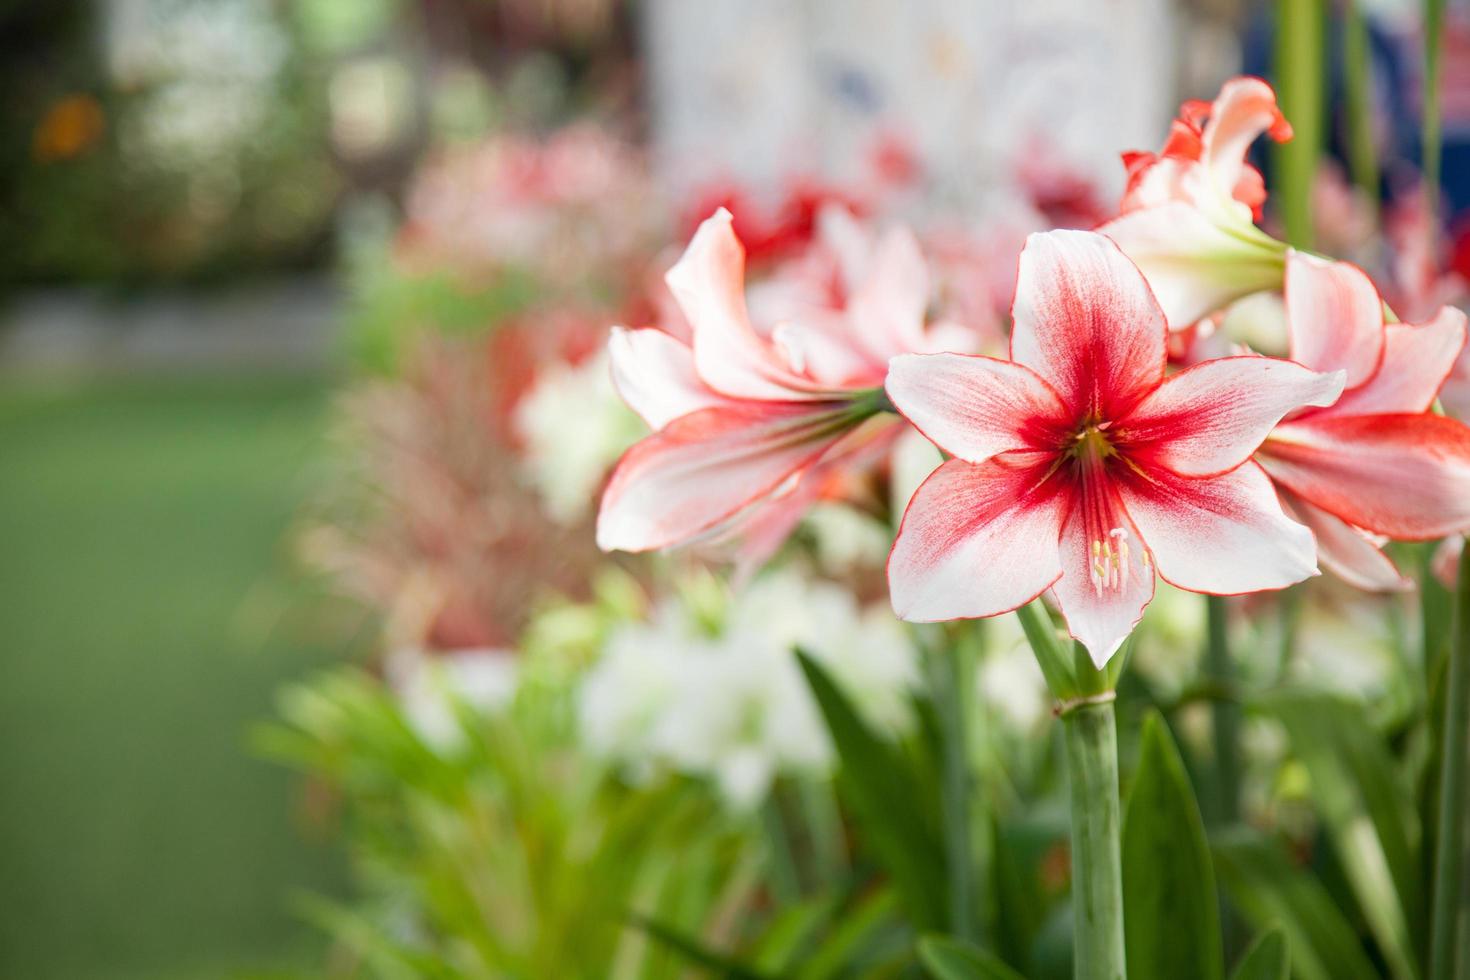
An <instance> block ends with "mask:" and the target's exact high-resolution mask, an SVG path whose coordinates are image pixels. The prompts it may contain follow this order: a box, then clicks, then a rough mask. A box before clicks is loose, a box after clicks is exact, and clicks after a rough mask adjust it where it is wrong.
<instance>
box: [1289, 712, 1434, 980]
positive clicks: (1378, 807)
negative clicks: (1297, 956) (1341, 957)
mask: <svg viewBox="0 0 1470 980" xmlns="http://www.w3.org/2000/svg"><path fill="white" fill-rule="evenodd" d="M1261 704H1262V706H1263V707H1264V708H1265V709H1266V710H1267V711H1269V712H1271V713H1272V714H1273V715H1274V716H1275V717H1277V718H1278V719H1279V720H1280V721H1281V722H1282V724H1283V725H1285V726H1286V730H1287V733H1288V735H1289V737H1290V739H1291V747H1292V751H1293V752H1295V753H1296V755H1297V756H1298V757H1299V758H1300V759H1301V761H1302V762H1303V764H1305V765H1306V767H1307V772H1308V774H1309V775H1310V776H1311V780H1312V800H1313V803H1314V804H1315V805H1316V807H1317V810H1318V812H1320V813H1321V815H1322V820H1323V822H1324V823H1325V824H1326V826H1327V830H1328V833H1329V834H1330V835H1331V838H1332V844H1333V848H1334V850H1335V852H1336V853H1337V855H1338V857H1339V859H1340V860H1341V861H1342V864H1343V868H1344V870H1345V872H1346V874H1347V877H1348V881H1349V883H1350V884H1351V886H1352V890H1353V896H1354V897H1355V898H1356V899H1357V901H1358V905H1359V907H1360V908H1361V909H1362V910H1363V915H1364V918H1366V919H1367V921H1368V926H1369V928H1370V929H1371V930H1372V931H1373V936H1374V938H1375V939H1377V940H1378V943H1379V945H1380V946H1381V947H1382V948H1383V954H1384V958H1385V959H1387V960H1388V965H1389V968H1390V970H1391V972H1392V975H1393V976H1395V977H1398V978H1400V980H1411V978H1413V977H1415V976H1417V970H1416V967H1415V961H1416V958H1417V957H1416V955H1415V952H1414V951H1415V949H1416V947H1417V945H1418V943H1417V938H1418V937H1416V936H1415V935H1414V932H1413V929H1415V928H1422V925H1423V918H1424V907H1423V906H1424V889H1423V887H1422V886H1421V883H1420V882H1421V880H1422V872H1421V867H1420V864H1419V856H1418V855H1419V851H1418V846H1419V825H1418V822H1417V820H1416V818H1415V815H1414V801H1413V794H1412V792H1411V790H1410V787H1409V785H1408V782H1407V780H1406V779H1405V778H1404V775H1403V769H1402V767H1400V766H1398V765H1397V764H1396V763H1395V761H1394V758H1393V756H1392V755H1391V753H1390V752H1389V750H1388V748H1387V746H1386V745H1385V744H1384V742H1383V740H1382V739H1381V738H1380V737H1378V735H1377V734H1376V733H1375V732H1374V731H1373V729H1372V728H1371V727H1370V726H1368V725H1365V724H1364V723H1363V718H1362V711H1361V709H1360V708H1358V707H1357V706H1355V705H1353V704H1350V703H1348V702H1346V701H1343V700H1342V699H1340V698H1336V697H1333V696H1330V695H1325V694H1319V693H1315V692H1290V691H1288V692H1278V693H1275V694H1272V695H1269V696H1268V697H1266V698H1263V699H1262V702H1261Z"/></svg>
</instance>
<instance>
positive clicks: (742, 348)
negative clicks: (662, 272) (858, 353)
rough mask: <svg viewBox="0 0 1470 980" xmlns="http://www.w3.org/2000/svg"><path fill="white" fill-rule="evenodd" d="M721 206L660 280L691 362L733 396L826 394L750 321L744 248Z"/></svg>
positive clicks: (781, 397)
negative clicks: (689, 337)
mask: <svg viewBox="0 0 1470 980" xmlns="http://www.w3.org/2000/svg"><path fill="white" fill-rule="evenodd" d="M731 222H732V219H731V217H730V212H729V211H726V210H725V209H724V208H720V209H719V210H718V211H716V212H715V213H714V214H713V215H712V216H710V217H709V218H706V219H705V220H704V223H703V224H701V225H700V226H699V230H698V231H696V232H695V233H694V238H693V239H692V240H691V241H690V242H689V247H688V248H687V249H686V250H685V252H684V255H683V256H682V257H681V258H680V259H679V261H678V262H677V263H675V265H674V267H673V268H672V269H670V270H669V272H668V274H667V275H666V276H665V277H664V280H665V281H666V282H667V283H668V285H669V290H670V291H671V292H672V293H673V294H674V298H675V299H676V300H677V301H678V303H679V307H680V309H682V310H683V311H684V316H685V317H687V318H688V320H689V326H690V329H691V330H692V331H693V334H694V364H695V368H696V370H698V372H699V376H700V378H701V379H703V381H704V382H705V384H707V385H709V386H710V387H711V388H713V389H715V390H716V391H719V392H721V393H723V394H726V395H730V396H732V397H735V398H754V399H761V400H765V401H790V400H793V399H803V398H822V397H829V396H830V392H828V393H825V394H824V393H823V390H822V388H821V386H820V385H817V384H814V383H813V382H811V381H810V380H809V379H807V378H804V377H802V376H801V375H799V374H797V373H796V372H794V371H792V370H791V369H790V367H789V366H788V365H786V364H783V363H782V362H781V359H780V358H779V357H777V356H776V352H775V350H774V349H773V348H771V347H770V345H768V344H767V343H766V342H765V341H764V340H762V338H761V337H760V335H759V334H757V333H756V332H755V329H754V328H753V327H752V326H751V325H750V318H749V316H748V314H747V312H746V308H745V248H744V246H742V245H741V244H740V239H738V238H736V237H735V231H734V228H733V227H732V223H731Z"/></svg>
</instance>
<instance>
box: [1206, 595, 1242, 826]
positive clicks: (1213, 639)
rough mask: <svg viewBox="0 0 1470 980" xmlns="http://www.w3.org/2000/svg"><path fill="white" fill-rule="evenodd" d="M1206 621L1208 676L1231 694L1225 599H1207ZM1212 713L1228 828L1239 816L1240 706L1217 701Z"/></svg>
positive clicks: (1221, 816)
mask: <svg viewBox="0 0 1470 980" xmlns="http://www.w3.org/2000/svg"><path fill="white" fill-rule="evenodd" d="M1205 619H1206V624H1207V634H1206V635H1207V641H1206V644H1205V673H1206V674H1207V675H1208V676H1209V678H1210V680H1211V681H1213V682H1214V683H1215V684H1216V685H1219V686H1220V687H1221V688H1223V689H1226V690H1229V689H1230V687H1231V683H1232V681H1233V679H1234V672H1233V670H1232V665H1231V663H1230V643H1229V633H1228V628H1229V624H1228V621H1227V619H1226V609H1225V600H1224V599H1223V598H1221V597H1220V596H1215V595H1212V596H1206V597H1205ZM1210 713H1211V728H1212V730H1213V736H1214V750H1215V818H1216V821H1217V822H1218V823H1221V824H1229V823H1234V822H1235V820H1236V819H1237V818H1238V817H1239V816H1240V753H1239V738H1240V735H1239V732H1240V706H1239V705H1237V704H1236V703H1235V702H1234V701H1233V700H1232V699H1230V698H1218V699H1216V700H1215V701H1213V702H1211V704H1210Z"/></svg>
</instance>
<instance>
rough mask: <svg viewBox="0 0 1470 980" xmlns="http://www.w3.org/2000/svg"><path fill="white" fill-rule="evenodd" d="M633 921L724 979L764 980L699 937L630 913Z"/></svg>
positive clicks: (761, 976)
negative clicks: (701, 941)
mask: <svg viewBox="0 0 1470 980" xmlns="http://www.w3.org/2000/svg"><path fill="white" fill-rule="evenodd" d="M632 922H633V924H634V925H636V926H638V927H639V928H641V929H642V930H643V931H644V932H647V933H648V934H649V935H650V936H652V937H653V938H654V939H657V940H658V941H659V942H661V943H663V944H664V945H665V946H667V947H669V948H670V949H672V950H674V951H675V952H677V953H679V954H680V955H681V956H683V957H684V958H685V959H686V960H688V961H689V962H690V963H693V964H694V965H695V966H701V967H704V968H705V969H706V970H709V971H710V972H711V973H712V974H713V975H714V976H718V977H723V978H724V980H766V977H765V976H764V975H763V974H761V973H758V972H756V971H755V970H753V969H751V968H750V967H748V966H746V965H745V964H743V963H741V962H740V961H739V960H736V959H734V958H732V957H729V956H726V955H724V954H723V953H719V952H717V951H715V950H712V949H709V948H707V947H705V946H704V945H703V944H701V943H700V942H699V941H698V940H696V939H693V938H691V937H689V936H686V935H685V934H684V933H682V932H680V931H679V930H678V929H674V928H672V927H670V926H667V925H664V924H663V923H660V922H655V921H653V920H652V919H646V918H643V917H642V916H633V917H632Z"/></svg>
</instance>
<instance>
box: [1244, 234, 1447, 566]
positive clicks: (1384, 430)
mask: <svg viewBox="0 0 1470 980" xmlns="http://www.w3.org/2000/svg"><path fill="white" fill-rule="evenodd" d="M1286 312H1287V329H1288V332H1289V335H1290V343H1291V357H1292V358H1293V359H1294V360H1296V361H1299V362H1301V363H1302V364H1304V365H1306V366H1307V367H1310V368H1314V369H1316V370H1319V371H1342V372H1344V373H1345V375H1346V378H1347V381H1346V391H1345V392H1344V393H1343V396H1342V397H1341V398H1340V399H1338V400H1337V401H1336V402H1335V403H1333V404H1331V405H1328V406H1325V407H1320V408H1314V409H1310V410H1307V411H1303V412H1300V413H1297V414H1295V415H1292V416H1290V417H1289V418H1288V419H1287V420H1286V421H1285V422H1283V423H1282V424H1281V425H1278V426H1277V427H1276V428H1275V429H1274V430H1272V432H1271V434H1270V436H1269V437H1268V438H1267V439H1266V441H1265V442H1264V443H1262V445H1261V448H1260V451H1259V452H1258V453H1257V454H1256V458H1257V459H1258V460H1259V461H1260V463H1261V465H1262V466H1263V467H1265V470H1266V472H1267V473H1268V474H1270V476H1271V479H1272V480H1274V481H1275V482H1276V485H1277V488H1278V489H1279V490H1280V492H1281V498H1282V502H1283V503H1284V504H1285V505H1286V508H1287V511H1288V512H1289V513H1291V514H1292V515H1293V516H1295V517H1296V518H1297V519H1298V520H1300V521H1301V522H1302V523H1304V524H1306V525H1307V526H1308V527H1310V528H1311V529H1312V530H1313V531H1314V532H1315V533H1316V535H1317V548H1318V556H1319V557H1320V558H1321V560H1322V563H1323V564H1324V565H1326V566H1327V567H1328V568H1329V569H1331V570H1332V571H1333V572H1335V573H1337V575H1338V576H1340V577H1341V578H1342V579H1344V580H1345V581H1347V582H1349V583H1351V584H1353V585H1356V586H1359V587H1361V588H1368V589H1396V588H1404V587H1407V586H1409V585H1410V583H1409V582H1408V581H1407V580H1405V579H1403V578H1402V577H1401V576H1400V575H1399V573H1398V571H1397V570H1396V569H1395V568H1394V566H1393V563H1392V562H1391V561H1389V559H1388V558H1387V556H1385V555H1384V554H1383V553H1382V552H1381V551H1380V550H1379V544H1380V540H1381V539H1379V538H1377V536H1379V535H1381V536H1383V537H1388V538H1400V539H1408V540H1426V539H1429V538H1437V537H1441V536H1443V535H1446V534H1451V533H1454V532H1457V531H1462V530H1465V529H1466V528H1470V428H1466V426H1464V425H1463V424H1461V423H1460V422H1457V421H1455V420H1454V419H1450V418H1445V417H1444V416H1441V415H1435V414H1433V413H1431V412H1430V410H1429V409H1430V406H1432V405H1433V404H1434V399H1435V396H1436V395H1437V394H1438V392H1439V389H1440V386H1441V385H1442V384H1444V380H1445V378H1446V377H1448V375H1449V373H1450V370H1451V369H1452V368H1453V367H1454V364H1455V359H1456V358H1457V357H1458V356H1459V354H1460V351H1461V349H1462V348H1463V347H1464V346H1465V314H1463V313H1461V312H1460V311H1459V310H1457V309H1454V308H1453V307H1449V306H1446V307H1444V308H1442V309H1441V310H1440V311H1439V313H1438V314H1436V315H1435V316H1434V317H1433V318H1432V319H1430V320H1428V321H1426V322H1425V323H1423V324H1419V325H1415V324H1409V323H1385V322H1384V312H1383V301H1382V300H1381V299H1380V298H1379V296H1378V291H1377V290H1376V289H1375V288H1374V287H1373V283H1372V282H1371V281H1370V280H1369V279H1368V276H1367V275H1366V274H1364V273H1363V271H1362V270H1360V269H1358V268H1357V267H1356V266H1353V265H1351V264H1349V263H1347V262H1330V261H1327V260H1325V259H1319V258H1315V257H1313V256H1309V255H1304V254H1302V253H1300V252H1292V253H1291V254H1290V256H1289V257H1288V258H1287V264H1286Z"/></svg>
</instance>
